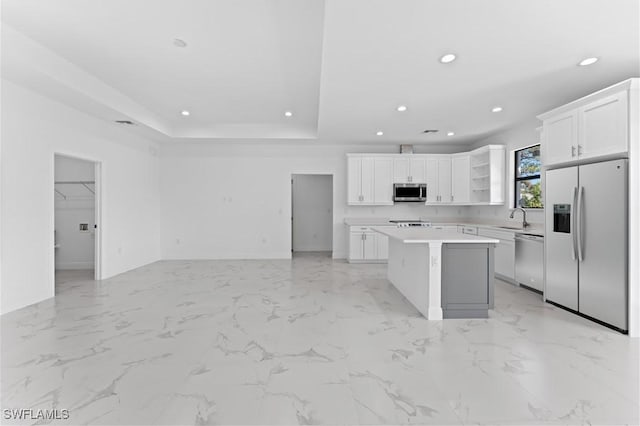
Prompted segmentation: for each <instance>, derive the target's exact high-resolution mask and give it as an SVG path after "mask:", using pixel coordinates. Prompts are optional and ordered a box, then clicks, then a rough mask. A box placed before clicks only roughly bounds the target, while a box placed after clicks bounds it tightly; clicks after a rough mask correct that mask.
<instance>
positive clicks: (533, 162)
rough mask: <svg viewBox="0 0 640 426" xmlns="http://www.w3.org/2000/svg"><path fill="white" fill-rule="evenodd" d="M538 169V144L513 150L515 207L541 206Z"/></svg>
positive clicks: (533, 207) (539, 165)
mask: <svg viewBox="0 0 640 426" xmlns="http://www.w3.org/2000/svg"><path fill="white" fill-rule="evenodd" d="M540 169H541V163H540V145H534V146H531V147H528V148H524V149H520V150H518V151H516V152H515V193H514V197H515V199H514V201H515V206H516V207H522V208H527V209H537V208H542V207H543V204H542V187H541V181H540Z"/></svg>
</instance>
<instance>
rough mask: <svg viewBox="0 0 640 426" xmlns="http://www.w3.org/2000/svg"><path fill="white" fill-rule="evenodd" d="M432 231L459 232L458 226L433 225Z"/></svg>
mask: <svg viewBox="0 0 640 426" xmlns="http://www.w3.org/2000/svg"><path fill="white" fill-rule="evenodd" d="M431 229H440V230H442V231H452V232H457V231H458V225H432V226H431Z"/></svg>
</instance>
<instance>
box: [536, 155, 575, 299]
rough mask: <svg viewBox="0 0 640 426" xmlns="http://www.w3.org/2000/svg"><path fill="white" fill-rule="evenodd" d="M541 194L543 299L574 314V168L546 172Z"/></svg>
mask: <svg viewBox="0 0 640 426" xmlns="http://www.w3.org/2000/svg"><path fill="white" fill-rule="evenodd" d="M545 188H546V191H545V194H546V195H545V205H544V207H545V209H544V210H545V223H546V226H545V228H546V229H545V231H546V232H545V250H544V255H545V265H546V267H545V280H546V287H545V290H544V296H545V299H547V300H549V301H551V302H555V303H558V304H559V305H562V306H565V307H567V308H570V309H573V310H575V311H577V310H578V260H577V251H576V245H575V240H574V238H575V229H574V224H575V200H576V197H577V190H578V168H577V167H568V168H566V169H558V170H550V171H547V173H546V187H545Z"/></svg>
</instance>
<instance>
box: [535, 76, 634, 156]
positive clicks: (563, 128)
mask: <svg viewBox="0 0 640 426" xmlns="http://www.w3.org/2000/svg"><path fill="white" fill-rule="evenodd" d="M630 86H631V80H627V81H624V82H622V83H619V84H616V85H614V86H611V87H609V88H606V89H603V90H601V91H599V92H596V93H594V94H592V95H589V96H585V97H583V98H581V99H578V100H576V101H574V102H571V103H569V104H567V105H564V106H561V107H559V108H556V109H554V110H552V111H549V112H547V113H544V114H541V115H539V116H538V118H539V119H540V120H542V122H543V123H542V140H543V143H542V159H543V163H544V165H545V166H553V165H557V164H564V163H573V162H577V161H582V160H592V159H600V158H601V159H606V158H614V157H617V156H623V155H626V153H627V152H628V150H629V144H628V140H629V88H630Z"/></svg>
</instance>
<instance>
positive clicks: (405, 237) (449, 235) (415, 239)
mask: <svg viewBox="0 0 640 426" xmlns="http://www.w3.org/2000/svg"><path fill="white" fill-rule="evenodd" d="M371 229H373V230H374V231H376V232H379V233H380V234H383V235H386V236H387V237H389V238H393V239H396V240H400V241H402V242H403V243H405V244H431V243H441V244H455V243H467V244H469V243H477V244H498V243H499V242H500V240H498V239H496V238H490V237H482V236H478V235H469V234H461V233H458V232H455V231H447V230H443V229H431V228H428V227H419V226H415V227H407V228H392V227H389V226H384V227H382V226H381V227H378V226H374V227H372V228H371Z"/></svg>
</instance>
